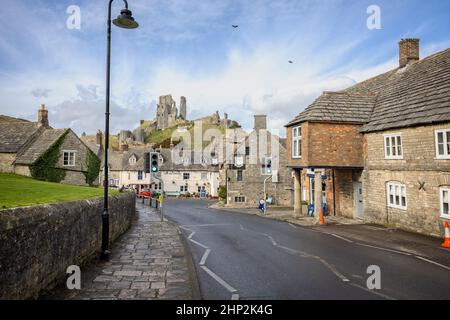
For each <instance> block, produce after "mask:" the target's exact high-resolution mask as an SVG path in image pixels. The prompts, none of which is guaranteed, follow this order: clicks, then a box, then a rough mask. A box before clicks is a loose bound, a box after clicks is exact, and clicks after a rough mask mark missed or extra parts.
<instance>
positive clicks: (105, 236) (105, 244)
mask: <svg viewBox="0 0 450 320" xmlns="http://www.w3.org/2000/svg"><path fill="white" fill-rule="evenodd" d="M113 1H114V0H110V1H109V5H108V29H107V43H106V111H105V161H104V162H105V163H104V169H103V170H104V171H103V172H104V177H103V179H104V180H103V189H104V192H103V195H104V197H103V213H102V249H101V250H102V252H101V258H102V259H108V258H109V253H110V251H109V211H108V186H109V183H108V152H109V98H110V70H111V6H112V3H113ZM123 2H124V3H125V8H124V9H122V10H121V11H120V15H119V16H118V17H117V18H116V19H114V20H113V21H112V22H113V23H114V25H116V26H118V27H120V28H125V29H135V28H137V27H138V26H139V24H138V23H137V22H136V21H135V20H134V18H133V17H132V12H131V11H130V10H128V2H127V1H126V0H123Z"/></svg>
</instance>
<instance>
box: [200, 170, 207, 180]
mask: <svg viewBox="0 0 450 320" xmlns="http://www.w3.org/2000/svg"><path fill="white" fill-rule="evenodd" d="M200 179H202V180H206V179H208V173H207V172H202V173H201V174H200Z"/></svg>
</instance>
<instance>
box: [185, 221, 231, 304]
mask: <svg viewBox="0 0 450 320" xmlns="http://www.w3.org/2000/svg"><path fill="white" fill-rule="evenodd" d="M217 225H218V224H214V225H212V224H210V225H190V227H206V226H217ZM220 225H224V224H220ZM228 225H229V224H228ZM180 228H182V229H184V230H186V231H189V232H191V233H190V234H189V236H188V237H187V238H188V239H189V241H191V242H192V243H195V244H196V245H198V246H200V247H202V248H203V249H205V252H204V253H203V256H202V259H201V260H200V262H199V266H200V267H201V268H202V269H203V270H205V271H206V273H208V274H209V275H210V276H211V277H212V278H213V279H214V280H216V281H217V282H218V283H219V284H221V285H222V286H223V287H225V289H227V290H228V291H229V292H231V293H233V295H232V296H231V299H232V300H239V294H237V290H236V289H234V288H233V287H232V286H230V285H229V284H228V283H227V282H225V280H223V279H222V278H221V277H219V276H218V275H217V274H215V273H214V272H212V271H211V270H210V269H209V268H208V267H206V266H205V263H206V259H207V258H208V256H209V254H210V253H211V249H209V248H208V247H207V246H206V245H204V244H203V243H200V242H198V241H195V240H194V239H192V237H193V236H194V235H195V233H196V232H195V231H193V230H191V229H189V228H187V226H186V225H184V226H180Z"/></svg>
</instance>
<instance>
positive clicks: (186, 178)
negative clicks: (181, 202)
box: [183, 172, 190, 180]
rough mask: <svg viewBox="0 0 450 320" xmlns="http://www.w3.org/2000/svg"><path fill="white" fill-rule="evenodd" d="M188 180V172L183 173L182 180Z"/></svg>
mask: <svg viewBox="0 0 450 320" xmlns="http://www.w3.org/2000/svg"><path fill="white" fill-rule="evenodd" d="M189 178H190V174H189V172H185V173H183V180H189Z"/></svg>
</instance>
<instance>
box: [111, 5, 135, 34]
mask: <svg viewBox="0 0 450 320" xmlns="http://www.w3.org/2000/svg"><path fill="white" fill-rule="evenodd" d="M113 23H114V24H115V25H116V26H118V27H120V28H125V29H135V28H137V27H139V24H138V23H137V22H136V21H135V20H134V18H133V16H132V12H131V11H130V10H128V9H122V11H120V15H119V16H118V17H117V19H114V20H113Z"/></svg>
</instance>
